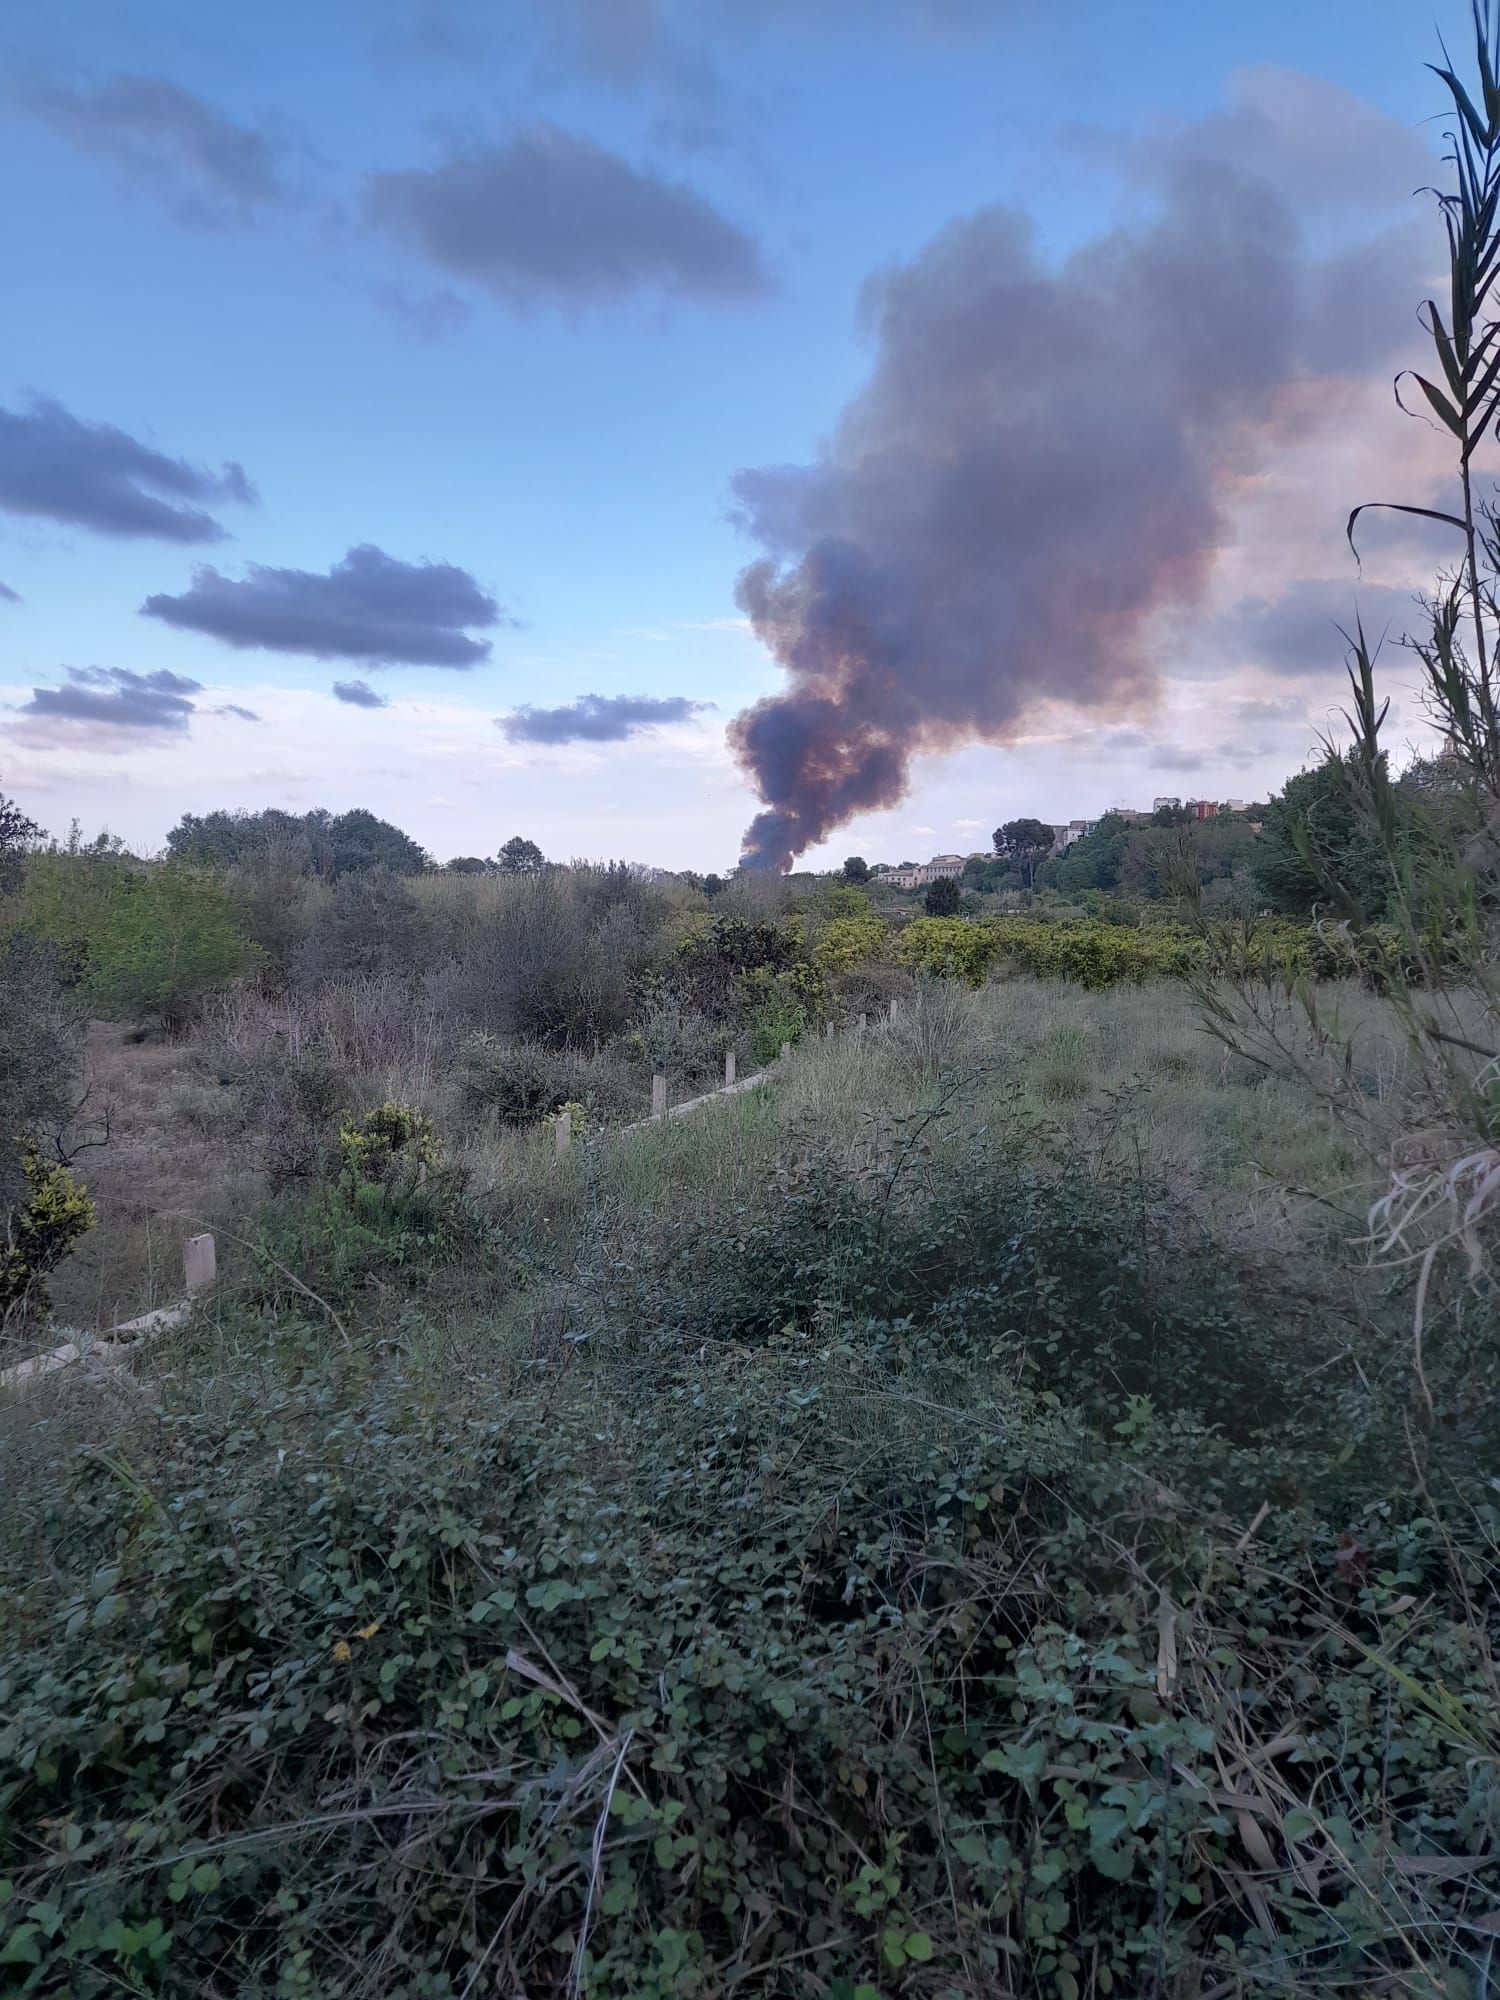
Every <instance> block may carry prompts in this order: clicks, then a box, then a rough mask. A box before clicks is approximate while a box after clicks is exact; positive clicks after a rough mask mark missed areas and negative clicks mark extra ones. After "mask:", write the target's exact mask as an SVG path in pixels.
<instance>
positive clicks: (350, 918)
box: [295, 869, 428, 985]
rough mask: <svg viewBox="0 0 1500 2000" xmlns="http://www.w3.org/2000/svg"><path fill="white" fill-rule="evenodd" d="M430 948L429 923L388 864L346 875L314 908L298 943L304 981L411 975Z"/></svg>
mask: <svg viewBox="0 0 1500 2000" xmlns="http://www.w3.org/2000/svg"><path fill="white" fill-rule="evenodd" d="M427 947H428V923H427V919H426V917H425V915H424V914H423V912H422V911H421V910H420V909H419V908H418V907H417V904H416V903H415V901H414V900H413V898H412V894H411V891H410V889H409V888H407V886H406V884H405V882H404V881H403V880H402V879H401V877H400V876H399V875H394V874H392V873H390V872H389V871H388V870H386V869H373V870H371V871H369V872H368V873H359V874H351V875H345V876H343V877H341V878H340V879H339V880H338V881H337V882H335V883H334V885H333V889H332V892H331V893H330V894H328V895H327V897H326V900H325V901H323V902H322V903H321V904H320V905H318V907H317V908H316V909H315V910H314V912H313V914H312V919H311V923H310V925H309V928H308V931H307V935H306V937H305V938H304V939H303V940H302V942H301V944H300V945H299V946H298V947H297V951H296V959H295V964H296V970H297V976H298V978H299V979H300V980H301V981H302V982H303V983H305V984H308V985H315V984H317V983H318V982H319V981H322V980H333V979H371V978H383V977H391V976H395V977H401V978H406V979H413V978H415V977H416V975H417V974H418V972H419V971H420V968H421V965H422V962H423V960H424V958H425V956H426V953H427Z"/></svg>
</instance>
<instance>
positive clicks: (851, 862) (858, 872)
mask: <svg viewBox="0 0 1500 2000" xmlns="http://www.w3.org/2000/svg"><path fill="white" fill-rule="evenodd" d="M869 879H870V864H869V862H868V861H866V860H865V858H864V856H863V855H862V854H851V855H850V856H849V859H848V860H847V861H846V862H845V863H844V880H845V881H846V882H856V883H865V882H868V881H869Z"/></svg>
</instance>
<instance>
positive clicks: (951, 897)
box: [922, 875, 963, 917]
mask: <svg viewBox="0 0 1500 2000" xmlns="http://www.w3.org/2000/svg"><path fill="white" fill-rule="evenodd" d="M962 907H963V896H962V894H961V893H960V890H959V886H958V884H957V883H956V882H955V881H954V880H953V878H952V876H951V875H940V876H939V877H938V879H937V881H936V882H929V883H928V885H927V894H926V895H925V896H924V897H923V898H922V908H923V909H924V910H925V911H926V912H927V914H928V916H929V917H956V916H957V915H958V913H959V910H960V909H961V908H962Z"/></svg>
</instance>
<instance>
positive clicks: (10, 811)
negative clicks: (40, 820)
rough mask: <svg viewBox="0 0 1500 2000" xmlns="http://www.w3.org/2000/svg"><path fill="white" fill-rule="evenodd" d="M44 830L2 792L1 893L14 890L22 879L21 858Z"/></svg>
mask: <svg viewBox="0 0 1500 2000" xmlns="http://www.w3.org/2000/svg"><path fill="white" fill-rule="evenodd" d="M41 831H42V829H41V828H40V827H39V826H38V825H37V823H36V821H35V820H34V819H28V818H27V817H26V815H25V813H23V812H22V810H21V808H20V807H19V806H18V805H17V804H16V802H15V800H14V799H8V798H6V796H5V794H4V793H3V792H0V892H3V891H5V890H6V889H13V888H14V887H15V886H16V884H17V882H19V881H20V879H21V856H22V855H23V854H24V853H25V851H26V847H27V845H28V843H29V842H31V841H33V840H36V839H37V838H38V837H39V835H40V834H41Z"/></svg>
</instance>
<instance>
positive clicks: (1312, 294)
mask: <svg viewBox="0 0 1500 2000" xmlns="http://www.w3.org/2000/svg"><path fill="white" fill-rule="evenodd" d="M1277 85H1278V80H1277V78H1276V76H1275V75H1274V74H1272V73H1267V72H1257V73H1255V75H1254V76H1253V78H1252V79H1250V80H1249V81H1248V82H1247V83H1246V85H1245V86H1243V87H1242V90H1241V95H1240V99H1239V101H1238V103H1237V104H1236V106H1235V107H1234V109H1233V111H1232V113H1231V114H1226V115H1224V116H1222V117H1220V118H1216V119H1212V120H1208V121H1205V122H1204V123H1203V124H1200V125H1198V126H1195V127H1192V128H1187V129H1184V130H1181V131H1179V132H1177V133H1176V134H1174V135H1168V136H1166V137H1163V136H1162V135H1160V134H1158V135H1155V136H1154V137H1153V139H1152V141H1151V142H1150V145H1149V147H1147V146H1142V147H1139V148H1136V149H1134V150H1133V151H1131V152H1129V153H1121V154H1119V155H1118V156H1117V157H1118V158H1119V160H1120V163H1121V164H1123V165H1124V167H1125V168H1126V169H1127V171H1128V173H1129V174H1130V175H1131V176H1132V177H1133V179H1134V181H1135V183H1136V187H1137V191H1138V192H1140V193H1143V194H1145V195H1146V196H1147V197H1148V199H1149V209H1148V210H1147V212H1146V218H1145V219H1144V220H1143V221H1141V222H1139V223H1138V224H1135V225H1132V226H1129V227H1121V228H1118V229H1115V230H1113V231H1111V232H1110V233H1108V234H1106V235H1104V236H1101V237H1099V238H1097V239H1095V240H1093V241H1092V242H1089V243H1087V244H1085V245H1084V246H1083V247H1081V248H1079V249H1077V250H1076V251H1074V252H1073V253H1072V254H1071V255H1069V256H1068V257H1067V258H1066V259H1064V260H1062V261H1060V262H1054V261H1049V260H1048V259H1047V258H1045V257H1044V256H1043V255H1042V254H1041V253H1040V252H1039V250H1038V248H1037V246H1036V243H1035V241H1034V237H1033V233H1032V230H1031V226H1030V224H1029V222H1028V221H1027V219H1026V217H1024V216H1023V215H1021V214H1019V213H1017V212H1015V211H1013V210H1010V209H1006V208H1000V207H990V208H985V209H981V210H980V211H978V212H977V213H975V214H973V215H971V216H969V217H967V218H965V219H962V220H959V221H956V222H954V223H952V224H950V225H949V226H948V227H947V228H946V229H944V230H943V231H942V232H941V233H940V234H939V235H938V236H937V237H936V238H935V239H934V240H933V241H932V242H931V243H930V244H928V246H927V247H926V248H925V249H924V250H923V251H922V252H921V253H920V254H919V255H918V256H917V257H915V258H914V259H913V260H912V261H911V262H910V263H909V264H906V265H904V266H901V267H898V268H896V269H893V270H891V271H888V272H886V273H883V274H880V275H878V276H877V277H875V278H874V279H872V280H871V281H870V283H869V284H868V285H867V287H866V291H865V297H864V301H863V311H864V316H865V319H866V321H867V324H868V326H869V328H870V330H871V332H872V334H873V337H874V347H875V359H874V365H873V369H872V372H871V376H870V379H869V381H868V383H867V385H866V386H865V388H864V389H863V390H862V391H861V392H860V393H859V395H858V396H857V397H856V398H855V400H854V401H853V402H852V403H851V404H850V405H849V407H848V408H847V409H846V410H845V411H844V413H843V415H842V417H841V418H840V419H839V422H838V424H837V427H836V429H835V431H834V433H833V436H832V438H831V440H830V441H829V442H828V444H827V445H826V446H825V447H824V448H823V451H822V454H821V456H820V458H819V459H818V461H817V462H816V463H815V464H813V465H810V466H778V467H772V468H769V469H764V470H758V471H747V472H742V473H741V474H739V476H738V477H737V479H736V481H735V493H736V499H737V502H738V511H739V518H740V519H741V521H742V523H743V525H745V526H746V527H747V528H748V529H749V530H750V532H751V533H752V534H753V535H754V537H755V538H756V539H757V540H758V541H759V542H760V544H761V545H762V547H763V548H764V549H765V551H766V553H765V555H764V557H763V558H762V559H761V560H759V561H757V562H755V563H753V564H752V565H751V566H750V568H748V569H747V570H746V571H745V572H744V574H743V575H742V577H741V578H740V583H739V591H738V595H739V601H740V604H741V606H742V608H743V609H744V610H745V612H746V613H747V614H748V616H749V617H750V619H751V620H752V621H753V623H754V626H755V629H756V631H757V633H758V634H759V636H760V638H761V639H762V640H763V641H764V643H765V644H766V645H767V646H768V647H769V648H770V650H771V652H772V653H773V654H774V655H775V657H776V660H777V661H778V663H779V664H780V665H781V666H782V667H783V668H784V670H785V672H786V675H787V685H786V687H785V689H784V691H783V692H781V693H779V694H776V695H773V696H770V697H768V698H767V699H765V700H763V701H761V702H759V703H757V704H756V705H755V706H754V707H753V708H750V709H748V710H747V711H746V712H745V713H744V714H742V715H740V716H738V717H736V719H735V720H734V722H733V723H732V724H731V725H730V742H731V745H732V746H733V748H734V750H735V753H736V755H737V756H738V758H739V760H740V762H741V763H742V765H743V766H744V768H745V770H746V772H747V773H748V775H749V776H750V778H751V780H752V782H753V783H754V785H755V788H756V790H757V792H758V793H759V795H760V797H761V799H762V800H763V801H764V806H765V810H764V811H763V812H761V813H760V814H759V815H758V816H757V817H756V819H755V820H754V821H753V823H752V824H751V826H750V828H749V830H748V832H747V833H746V836H745V842H744V858H745V861H746V863H747V864H748V865H751V866H757V867H764V868H781V869H784V868H786V867H788V866H789V865H790V864H791V862H792V860H793V858H794V857H795V856H796V855H798V854H800V853H802V852H803V850H804V849H806V848H808V847H811V846H813V845H815V844H816V843H817V842H819V841H820V840H822V839H823V838H824V837H825V836H826V835H827V834H829V833H830V832H831V831H832V830H833V829H834V828H835V827H837V826H839V825H840V824H841V823H842V822H843V821H845V820H847V819H849V818H850V817H852V816H853V815H854V814H857V813H861V812H868V811H870V810H872V809H877V808H881V807H887V806H892V805H894V804H896V803H897V802H898V801H899V800H900V799H901V798H902V796H903V795H904V793H905V791H906V789H907V785H908V781H909V777H910V771H911V762H912V759H913V757H914V756H916V755H918V754H925V753H930V752H934V751H945V750H951V749H954V748H957V747H959V746H961V745H963V744H965V743H971V742H986V743H1004V742H1006V741H1008V740H1013V739H1014V737H1015V736H1016V735H1017V733H1018V732H1019V731H1020V729H1021V728H1022V726H1023V724H1024V723H1025V721H1026V719H1027V718H1028V716H1029V715H1031V714H1033V713H1034V712H1035V711H1036V709H1037V708H1038V707H1039V706H1040V705H1041V704H1043V703H1053V702H1059V701H1061V702H1066V703H1070V704H1074V705H1076V707H1078V708H1079V709H1081V710H1084V711H1087V712H1088V714H1089V716H1090V718H1091V719H1093V720H1100V719H1104V718H1108V717H1114V716H1118V715H1119V714H1121V713H1122V712H1126V711H1130V710H1137V709H1140V708H1142V707H1143V706H1145V705H1147V704H1149V702H1150V700H1151V699H1152V697H1153V695H1154V693H1155V691H1156V688H1157V686H1158V680H1159V671H1160V669H1159V664H1158V662H1157V661H1156V660H1155V659H1154V658H1153V654H1152V646H1151V639H1152V632H1151V626H1152V619H1153V615H1154V614H1155V613H1157V612H1158V611H1160V610H1163V609H1165V608H1167V607H1169V606H1177V607H1180V606H1182V605H1184V604H1191V603H1192V602H1193V601H1194V600H1195V599H1196V598H1197V597H1198V595H1199V593H1200V592H1201V591H1202V589H1203V587H1204V585H1205V583H1206V581H1207V579H1208V575H1209V571H1210V569H1211V567H1212V564H1213V560H1214V557H1215V554H1216V552H1217V551H1218V549H1219V548H1220V547H1221V546H1222V545H1223V544H1224V542H1225V540H1226V539H1227V537H1228V534H1229V532H1230V530H1229V526H1228V521H1227V503H1228V501H1229V499H1230V498H1231V491H1232V487H1233V485H1234V483H1235V482H1239V481H1243V480H1245V479H1246V478H1247V477H1250V476H1253V474H1254V472H1255V470H1256V468H1257V466H1258V465H1259V464H1260V463H1262V462H1263V458H1264V453H1265V451H1266V450H1267V448H1268V447H1269V445H1270V444H1271V443H1272V442H1273V440H1274V436H1275V433H1276V427H1277V425H1278V424H1281V425H1282V426H1283V427H1287V426H1291V425H1293V424H1295V425H1296V426H1298V427H1299V434H1300V430H1301V429H1305V426H1306V424H1307V423H1308V422H1309V421H1317V411H1318V405H1319V402H1320V398H1319V396H1318V394H1317V393H1316V392H1315V391H1314V392H1312V393H1309V389H1308V386H1307V385H1310V384H1316V383H1317V382H1319V381H1320V380H1321V379H1324V378H1328V377H1330V376H1335V375H1362V374H1364V373H1365V372H1366V371H1368V370H1369V369H1370V367H1371V366H1372V365H1373V364H1375V363H1376V362H1383V361H1386V360H1387V359H1388V357H1389V356H1390V355H1391V354H1392V352H1393V351H1394V350H1395V349H1396V347H1397V346H1398V345H1399V344H1400V342H1401V341H1402V340H1403V339H1404V338H1405V337H1406V335H1407V331H1408V329H1409V327H1410V324H1411V306H1412V303H1413V301H1414V299H1415V297H1416V296H1417V295H1418V292H1417V278H1416V275H1415V273H1416V272H1417V271H1418V270H1419V269H1420V264H1419V262H1418V260H1417V252H1416V250H1415V248H1414V241H1415V242H1416V243H1418V244H1419V243H1420V241H1421V235H1420V231H1417V233H1416V235H1415V238H1414V234H1413V232H1414V230H1416V224H1415V222H1414V221H1412V220H1410V219H1408V220H1406V221H1405V222H1403V223H1401V224H1400V225H1399V226H1392V225H1391V216H1392V214H1393V212H1394V213H1396V214H1400V212H1401V211H1400V210H1395V211H1393V210H1392V208H1391V206H1390V200H1389V198H1390V194H1391V188H1392V182H1391V172H1390V169H1391V165H1392V160H1391V157H1386V158H1385V159H1383V160H1381V161H1380V162H1379V167H1380V171H1379V172H1372V173H1371V174H1370V176H1368V178H1367V179H1366V180H1364V181H1363V182H1362V181H1361V179H1360V176H1359V175H1358V173H1357V172H1351V173H1350V174H1348V175H1345V176H1343V177H1341V178H1335V177H1330V176H1329V174H1328V171H1327V162H1328V157H1329V150H1330V148H1332V149H1333V150H1334V151H1335V152H1338V151H1339V148H1340V144H1341V134H1344V135H1346V136H1347V140H1348V145H1347V146H1346V147H1345V148H1344V150H1345V151H1347V150H1349V149H1350V148H1353V149H1355V150H1357V151H1360V152H1363V151H1364V150H1365V149H1368V148H1370V147H1371V145H1372V143H1374V142H1381V143H1383V144H1384V145H1385V147H1386V148H1387V151H1388V154H1393V155H1394V159H1395V161H1396V162H1397V170H1398V172H1399V173H1400V174H1401V178H1402V185H1403V187H1404V188H1407V189H1409V188H1410V187H1412V186H1413V185H1414V184H1415V180H1414V179H1413V178H1407V177H1406V176H1407V174H1409V173H1410V172H1411V170H1412V168H1413V167H1414V166H1415V165H1416V162H1415V160H1414V158H1413V141H1412V139H1411V135H1410V134H1409V133H1407V132H1405V131H1404V130H1403V129H1402V128H1399V127H1397V126H1395V125H1394V124H1387V123H1386V121H1384V120H1382V119H1380V118H1378V116H1377V115H1376V114H1374V113H1372V112H1370V111H1369V110H1368V107H1365V106H1358V105H1356V104H1355V102H1354V100H1352V99H1349V98H1347V97H1345V96H1344V95H1343V94H1342V93H1340V92H1335V91H1333V90H1332V89H1330V88H1329V87H1327V86H1318V85H1311V84H1310V83H1309V81H1308V80H1307V79H1305V78H1299V79H1296V80H1295V85H1296V89H1295V92H1293V91H1292V90H1291V88H1290V86H1288V90H1287V93H1286V94H1287V96H1288V98H1289V99H1291V100H1293V101H1295V103H1296V104H1297V106H1298V108H1299V117H1298V121H1297V124H1298V128H1299V130H1300V131H1302V132H1304V133H1305V131H1306V130H1307V126H1306V124H1305V123H1304V122H1303V120H1304V118H1305V117H1306V116H1307V114H1308V113H1309V111H1311V112H1312V114H1313V116H1314V118H1315V119H1320V120H1321V122H1320V123H1318V124H1317V135H1318V136H1317V146H1316V147H1315V148H1314V149H1312V154H1311V157H1310V158H1309V160H1308V161H1307V162H1306V171H1305V177H1304V184H1303V185H1302V186H1300V187H1299V186H1297V185H1296V184H1295V183H1296V181H1297V179H1298V178H1299V155H1298V154H1297V151H1296V147H1295V145H1292V144H1289V143H1287V142H1286V141H1287V135H1286V130H1285V127H1286V122H1287V121H1286V120H1285V119H1284V118H1282V117H1279V116H1278V111H1277V106H1278V97H1277ZM1309 91H1311V92H1312V94H1313V96H1314V98H1315V100H1316V101H1315V103H1314V104H1313V105H1312V106H1311V107H1310V106H1309V104H1308V101H1307V100H1308V93H1309ZM1428 164H1429V168H1430V162H1429V163H1428ZM1417 177H1418V178H1419V177H1420V176H1417ZM1330 187H1333V188H1335V189H1336V205H1332V204H1334V197H1332V196H1330V197H1328V198H1327V199H1328V204H1330V205H1329V206H1325V210H1324V212H1323V213H1321V214H1320V213H1319V211H1318V203H1319V200H1320V195H1319V189H1320V188H1321V189H1324V190H1326V189H1328V188H1330ZM1351 187H1352V188H1353V189H1354V190H1355V192H1354V194H1352V195H1351V192H1350V189H1351ZM1361 187H1364V188H1366V189H1367V190H1368V192H1367V193H1365V194H1364V195H1361V194H1360V192H1359V190H1360V189H1361ZM1312 237H1315V238H1316V242H1317V248H1316V249H1314V248H1312V247H1310V241H1309V239H1310V238H1312ZM1337 400H1338V399H1336V398H1330V399H1329V406H1330V407H1331V406H1332V404H1333V403H1334V402H1336V401H1337ZM1309 410H1311V411H1312V412H1313V414H1312V416H1311V417H1310V416H1309Z"/></svg>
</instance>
